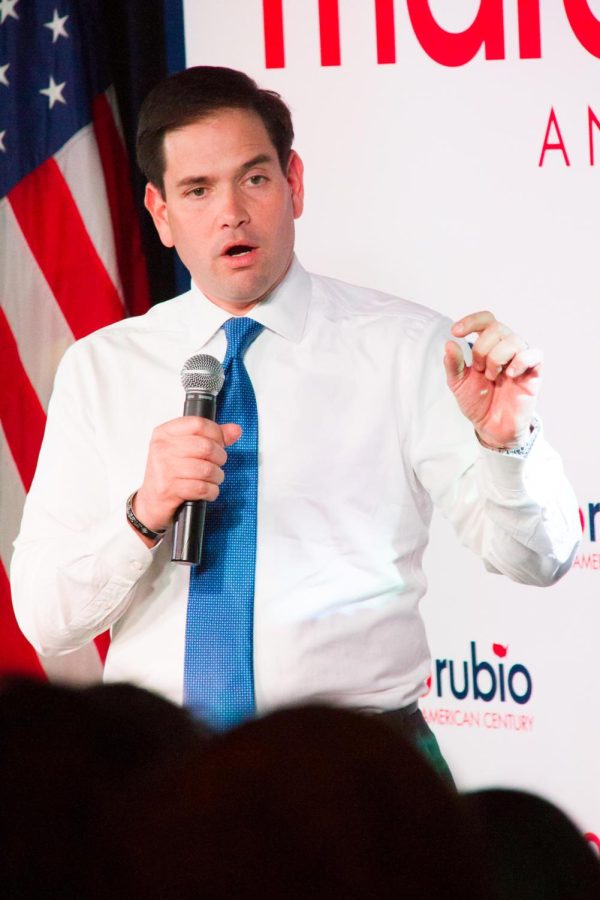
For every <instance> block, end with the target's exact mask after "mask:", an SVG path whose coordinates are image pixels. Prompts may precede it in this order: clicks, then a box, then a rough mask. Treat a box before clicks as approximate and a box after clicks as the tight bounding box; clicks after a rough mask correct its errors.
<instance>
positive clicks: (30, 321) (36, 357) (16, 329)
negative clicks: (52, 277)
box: [0, 198, 73, 506]
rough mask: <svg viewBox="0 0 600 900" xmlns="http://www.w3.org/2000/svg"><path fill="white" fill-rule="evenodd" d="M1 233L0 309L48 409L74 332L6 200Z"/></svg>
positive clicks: (2, 204) (0, 212)
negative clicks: (63, 357)
mask: <svg viewBox="0 0 600 900" xmlns="http://www.w3.org/2000/svg"><path fill="white" fill-rule="evenodd" d="M0 234H1V235H2V241H0V269H1V271H2V295H1V296H0V305H1V306H2V309H3V311H4V314H5V315H6V318H7V320H8V324H9V325H10V328H11V331H12V333H13V336H14V338H15V340H16V342H17V347H18V349H19V356H20V357H21V362H22V363H23V366H24V367H25V370H26V372H27V375H28V376H29V380H30V381H31V383H32V385H33V388H34V390H35V392H36V394H37V395H38V397H39V400H40V403H41V404H42V406H43V408H44V409H47V407H48V400H49V398H50V393H51V391H52V384H53V382H54V372H55V371H56V366H57V365H58V362H59V360H60V359H61V357H62V355H63V354H64V352H65V350H66V349H67V347H68V346H69V345H70V344H72V343H73V333H72V332H71V329H70V328H69V326H68V325H67V322H66V319H65V317H64V316H63V314H62V310H61V309H60V307H59V306H58V304H57V302H56V300H55V298H54V294H53V293H52V291H51V290H50V287H49V286H48V282H47V281H46V279H45V277H44V275H43V273H42V271H41V269H40V267H39V266H38V264H37V261H36V259H35V258H34V256H33V254H32V253H31V250H30V248H29V244H28V243H27V241H26V239H25V236H24V235H23V232H22V231H21V227H20V225H19V223H18V222H17V220H16V218H15V215H14V213H13V211H12V208H11V206H10V203H9V202H8V200H7V199H6V198H3V199H2V200H0ZM2 506H4V500H3V501H2Z"/></svg>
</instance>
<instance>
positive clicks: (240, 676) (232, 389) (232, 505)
mask: <svg viewBox="0 0 600 900" xmlns="http://www.w3.org/2000/svg"><path fill="white" fill-rule="evenodd" d="M262 329H263V326H262V325H260V324H259V323H258V322H254V321H253V320H252V319H245V318H234V319H229V320H228V321H227V322H225V324H224V325H223V330H224V331H225V334H226V335H227V353H226V355H225V359H224V360H223V369H224V370H225V384H224V386H223V389H222V391H221V393H220V394H219V396H218V398H217V422H235V423H236V424H237V425H240V426H241V427H242V436H241V438H240V439H239V441H237V442H236V443H235V444H233V445H232V446H231V447H229V448H228V449H227V462H226V464H225V468H224V472H225V481H224V482H223V484H222V485H221V490H220V493H219V496H218V498H217V499H216V500H215V501H214V502H213V503H209V505H208V508H207V510H206V525H205V529H204V543H203V547H202V561H201V563H200V565H198V566H194V568H193V569H192V570H191V572H190V589H189V595H188V610H187V623H186V633H185V661H184V673H183V685H184V689H183V695H184V698H183V699H184V703H185V705H186V706H188V707H189V708H190V709H191V710H192V711H193V713H194V714H195V715H197V716H198V717H200V718H201V719H203V720H204V721H205V722H206V723H207V724H208V725H210V726H211V727H212V728H214V729H216V730H219V731H224V730H226V729H227V728H232V727H233V726H235V725H237V724H238V723H239V722H241V721H242V720H244V719H247V718H250V717H252V716H253V715H254V712H255V704H254V672H253V620H254V571H255V564H256V493H257V485H258V417H257V412H256V398H255V396H254V390H253V388H252V382H251V381H250V378H249V376H248V372H247V371H246V367H245V366H244V362H243V355H244V353H245V351H246V350H247V348H248V347H249V346H250V344H251V343H252V341H253V340H254V338H256V337H257V336H258V335H259V334H260V332H261V331H262Z"/></svg>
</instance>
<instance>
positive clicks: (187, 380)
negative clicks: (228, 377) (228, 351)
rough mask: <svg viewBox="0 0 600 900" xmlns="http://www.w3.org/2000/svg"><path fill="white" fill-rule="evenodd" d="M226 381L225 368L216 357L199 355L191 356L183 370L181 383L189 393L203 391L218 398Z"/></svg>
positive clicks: (204, 354)
mask: <svg viewBox="0 0 600 900" xmlns="http://www.w3.org/2000/svg"><path fill="white" fill-rule="evenodd" d="M224 381H225V374H224V372H223V366H222V365H221V363H220V362H219V360H218V359H215V358H214V356H208V354H206V353H198V354H197V355H196V356H190V358H189V359H187V360H186V361H185V363H184V364H183V369H182V370H181V383H182V385H183V387H184V389H185V390H186V392H187V391H201V392H203V393H206V394H212V395H213V397H216V396H217V394H218V393H219V391H220V390H221V388H222V387H223V382H224Z"/></svg>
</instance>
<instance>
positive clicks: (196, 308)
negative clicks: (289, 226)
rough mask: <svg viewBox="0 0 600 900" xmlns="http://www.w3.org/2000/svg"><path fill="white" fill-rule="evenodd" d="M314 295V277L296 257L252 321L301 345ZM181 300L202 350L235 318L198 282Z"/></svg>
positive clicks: (252, 314) (187, 326)
mask: <svg viewBox="0 0 600 900" xmlns="http://www.w3.org/2000/svg"><path fill="white" fill-rule="evenodd" d="M310 295H311V285H310V276H309V274H308V272H307V271H306V270H305V269H304V268H303V267H302V266H301V265H300V263H299V262H298V260H297V258H296V257H295V256H294V258H293V260H292V264H291V266H290V268H289V270H288V272H287V274H286V276H285V278H284V279H283V281H282V282H281V284H279V285H277V287H276V288H275V290H274V291H272V292H271V293H270V294H269V295H268V296H267V297H266V298H265V299H264V300H262V301H261V302H260V303H258V304H257V305H256V306H255V307H254V309H252V310H251V312H250V313H249V315H248V318H250V319H253V320H254V321H255V322H260V323H261V325H264V326H265V328H268V329H269V330H270V331H274V332H275V333H276V334H279V335H281V337H284V338H287V340H290V341H293V342H294V343H297V342H298V341H299V340H300V339H301V337H302V335H303V333H304V326H305V323H306V317H307V315H308V307H309V304H310ZM180 300H181V304H182V308H181V312H182V314H183V315H182V319H181V322H182V324H183V326H184V328H185V329H186V330H188V329H189V330H190V333H193V334H194V337H195V342H196V344H197V345H198V346H199V347H202V346H204V344H206V343H207V342H208V341H209V340H210V338H211V337H213V335H215V334H216V333H217V331H218V330H219V329H220V328H221V327H222V325H223V323H224V322H226V321H227V319H230V318H231V314H230V313H228V312H227V310H225V309H221V307H220V306H216V305H215V304H214V303H213V302H212V301H211V300H209V299H208V298H207V297H206V295H205V294H203V293H202V291H201V290H200V288H199V287H197V285H195V284H194V282H192V286H191V288H190V290H189V291H188V293H187V294H185V295H184V296H183V297H181V298H180Z"/></svg>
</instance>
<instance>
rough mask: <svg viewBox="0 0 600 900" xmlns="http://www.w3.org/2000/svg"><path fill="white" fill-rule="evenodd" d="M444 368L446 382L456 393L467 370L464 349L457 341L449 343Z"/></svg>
mask: <svg viewBox="0 0 600 900" xmlns="http://www.w3.org/2000/svg"><path fill="white" fill-rule="evenodd" d="M444 349H445V353H444V368H445V370H446V381H447V383H448V387H449V388H450V390H452V391H454V390H456V388H457V387H458V385H459V384H460V382H461V381H462V380H463V378H464V377H465V375H466V372H467V368H466V363H465V357H464V355H463V352H462V348H461V347H460V345H459V344H457V343H456V341H448V342H447V343H446V346H445V348H444Z"/></svg>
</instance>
